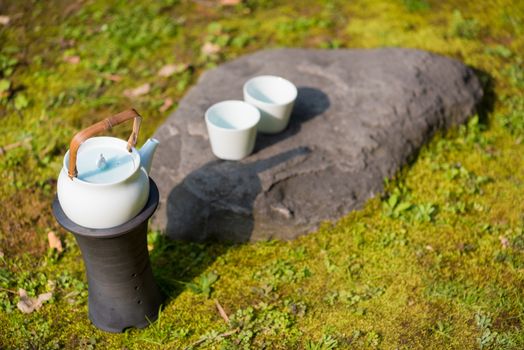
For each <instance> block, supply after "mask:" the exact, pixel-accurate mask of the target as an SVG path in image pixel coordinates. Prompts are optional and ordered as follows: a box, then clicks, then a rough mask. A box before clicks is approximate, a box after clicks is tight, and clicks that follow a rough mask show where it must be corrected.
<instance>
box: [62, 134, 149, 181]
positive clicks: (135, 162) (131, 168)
mask: <svg viewBox="0 0 524 350" xmlns="http://www.w3.org/2000/svg"><path fill="white" fill-rule="evenodd" d="M68 153H69V152H68ZM139 166H140V155H139V154H138V152H137V151H136V150H135V149H134V148H132V149H131V151H128V150H127V142H126V141H124V140H120V139H117V138H114V137H106V136H101V137H92V138H90V139H88V140H86V141H85V142H84V143H82V145H81V146H80V148H79V149H78V153H77V159H76V168H77V171H78V173H77V179H78V180H81V181H83V182H87V183H90V184H113V183H118V182H121V181H123V180H125V179H127V178H128V177H129V176H131V175H132V174H134V173H135V171H136V170H137V169H138V167H139ZM64 167H65V169H67V168H68V167H69V156H66V158H65V162H64Z"/></svg>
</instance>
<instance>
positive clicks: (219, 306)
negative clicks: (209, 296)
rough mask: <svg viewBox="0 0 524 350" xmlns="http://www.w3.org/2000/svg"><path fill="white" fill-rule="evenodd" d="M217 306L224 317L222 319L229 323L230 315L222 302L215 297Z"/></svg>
mask: <svg viewBox="0 0 524 350" xmlns="http://www.w3.org/2000/svg"><path fill="white" fill-rule="evenodd" d="M215 306H216V307H217V310H218V313H219V314H220V317H222V319H223V320H224V321H225V322H226V323H229V317H228V316H227V313H226V311H225V310H224V308H223V307H222V305H220V303H219V302H218V300H217V299H215Z"/></svg>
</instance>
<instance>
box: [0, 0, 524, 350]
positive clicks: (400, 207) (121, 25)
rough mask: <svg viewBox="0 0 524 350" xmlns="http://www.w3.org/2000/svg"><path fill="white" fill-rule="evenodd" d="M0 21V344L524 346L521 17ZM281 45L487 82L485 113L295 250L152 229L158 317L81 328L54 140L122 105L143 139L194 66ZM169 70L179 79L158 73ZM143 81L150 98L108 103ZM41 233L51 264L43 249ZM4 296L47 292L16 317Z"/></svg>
mask: <svg viewBox="0 0 524 350" xmlns="http://www.w3.org/2000/svg"><path fill="white" fill-rule="evenodd" d="M0 15H7V16H9V18H10V23H9V24H7V25H2V24H0V43H1V45H0V123H1V128H0V146H1V147H2V150H3V151H2V152H0V153H2V155H0V174H1V177H2V180H3V181H2V182H1V183H0V198H1V199H2V207H1V209H0V348H6V349H9V348H16V349H23V348H45V349H52V348H75V349H76V348H86V349H96V348H100V349H106V348H108V349H113V348H114V349H121V348H128V349H138V348H144V347H145V348H158V349H165V348H171V349H180V348H187V347H188V348H223V349H238V348H246V349H248V348H255V349H258V348H268V349H269V348H270V349H288V348H299V349H339V348H340V349H347V348H351V349H397V348H398V349H414V348H417V349H418V348H420V349H422V348H423V349H443V348H444V349H521V348H523V347H524V331H523V321H524V298H523V294H522V290H523V288H524V278H523V274H522V271H523V269H524V215H523V213H524V205H523V204H522V203H523V201H522V198H524V172H523V169H524V158H523V157H522V154H524V153H523V151H524V145H523V140H524V124H523V120H524V115H523V113H524V93H523V90H522V87H523V86H524V68H523V60H524V57H523V56H522V52H524V39H523V35H522V34H523V31H524V29H523V28H524V6H523V5H522V2H519V1H509V0H498V1H490V2H466V1H458V2H457V1H431V0H409V1H408V0H398V1H384V0H369V1H362V0H361V1H352V2H346V1H339V0H332V1H314V0H307V1H306V2H305V3H304V2H300V3H299V2H293V1H272V0H264V1H251V0H246V1H244V2H242V3H241V4H238V5H235V6H219V5H218V4H217V2H213V1H182V0H180V1H177V0H174V1H173V0H171V1H164V2H154V3H152V4H149V3H146V2H138V1H134V2H132V3H131V4H129V3H128V2H123V1H117V0H113V1H99V0H91V1H78V2H66V1H57V2H54V3H53V4H51V3H49V2H42V1H27V2H14V1H13V2H9V3H6V4H5V5H4V6H3V7H1V10H0ZM206 43H208V44H209V45H207V47H208V49H209V48H212V50H211V51H210V50H208V51H206V52H203V51H202V48H203V47H204V45H205V44H206ZM282 46H299V47H314V48H339V47H344V48H352V47H382V46H402V47H416V48H420V49H425V50H430V51H432V52H436V53H440V54H443V55H446V56H449V57H453V58H457V59H460V60H462V61H464V62H465V63H466V64H468V65H470V66H472V67H474V68H475V69H477V70H478V71H479V72H484V74H483V75H482V77H483V79H488V80H489V83H490V86H491V88H490V90H489V91H488V92H490V93H491V94H492V95H493V96H492V98H493V101H492V102H493V109H492V110H490V111H489V114H487V118H486V116H485V115H480V116H479V117H478V118H473V119H472V120H471V121H470V122H469V123H468V125H466V126H462V127H459V128H456V129H453V130H450V131H448V132H445V133H442V134H440V135H438V136H436V137H435V138H434V139H433V140H432V141H431V142H430V143H429V144H428V145H426V146H425V147H424V148H423V149H422V150H421V152H420V153H419V155H418V157H417V159H415V160H414V161H413V162H412V163H411V164H410V165H409V166H408V167H406V168H405V169H402V171H400V172H399V174H397V176H396V177H395V178H394V179H390V180H388V181H387V183H386V191H385V193H384V194H383V195H382V196H381V197H380V198H378V197H377V198H374V199H372V200H370V201H369V202H368V203H367V204H366V206H365V207H364V208H363V209H362V210H360V211H357V212H353V213H349V214H348V215H347V216H345V217H344V218H342V219H341V220H340V221H339V222H336V223H325V224H324V225H322V227H321V228H320V229H319V230H318V232H315V233H312V234H310V235H308V236H304V237H301V238H299V239H297V240H295V241H292V242H279V241H268V242H259V243H255V244H243V245H231V244H225V243H211V242H210V243H205V244H197V243H188V242H172V241H169V240H166V239H165V238H164V237H163V236H162V235H160V234H159V233H157V232H151V233H150V234H149V237H148V239H149V245H150V248H151V259H152V263H153V269H154V272H155V275H156V278H157V280H158V282H159V284H160V286H161V288H162V290H163V291H164V292H165V293H166V294H167V295H168V296H169V297H168V300H167V302H166V303H165V305H164V306H163V309H162V311H161V314H160V317H159V320H158V321H156V322H155V323H153V324H152V325H151V326H149V327H148V328H146V329H144V330H136V329H131V330H128V331H126V332H125V333H123V334H108V333H104V332H102V331H99V330H97V329H96V328H95V327H94V326H92V325H91V324H90V322H89V321H88V319H87V282H86V280H85V276H84V267H83V263H82V260H81V255H80V252H79V250H78V247H77V246H76V243H75V241H74V239H73V237H72V236H71V235H70V234H68V233H66V232H64V231H63V230H62V229H60V228H59V227H58V226H57V224H56V223H55V221H54V219H53V218H52V215H51V212H50V203H51V200H52V198H53V196H54V193H55V186H56V177H57V175H58V172H59V169H60V168H61V162H62V157H63V154H64V153H65V150H66V149H67V147H68V143H69V140H70V138H71V136H72V135H73V134H74V133H75V132H76V131H78V130H79V129H81V128H83V127H86V126H88V125H90V124H92V123H93V122H94V121H97V120H99V119H102V118H104V117H106V116H108V115H110V114H112V113H115V112H118V111H120V110H122V109H124V108H126V107H128V106H133V107H135V108H137V109H138V110H139V111H140V112H141V113H142V114H143V116H144V117H145V120H144V123H143V126H144V129H143V132H142V134H141V137H140V138H141V140H139V143H140V142H141V141H143V140H145V138H146V137H147V136H149V135H151V134H152V133H153V131H154V130H155V128H156V127H158V126H159V125H160V124H161V123H162V121H163V120H164V119H165V117H166V116H167V114H168V112H169V111H172V110H174V109H176V102H177V101H178V100H179V99H180V98H181V97H182V96H183V95H184V93H185V92H186V91H187V90H188V88H189V87H190V86H191V85H192V84H194V83H195V82H196V79H197V78H198V76H199V75H200V74H201V73H202V72H203V71H204V70H206V69H209V68H212V67H214V66H216V65H217V64H220V63H222V62H225V61H227V60H230V59H233V58H235V57H238V56H239V55H241V54H245V53H249V52H253V51H255V50H257V49H261V48H271V47H282ZM166 64H176V65H179V66H178V67H180V68H177V69H176V73H173V75H171V76H169V77H160V76H158V75H157V72H158V71H159V70H160V69H161V68H162V67H163V66H164V65H166ZM486 77H488V78H486ZM485 82H486V83H488V81H487V80H486V81H485ZM147 83H148V84H149V85H150V90H149V92H148V93H146V94H143V95H140V96H136V97H126V96H125V95H124V91H125V90H127V89H133V88H136V87H139V86H141V85H143V84H147ZM168 98H172V99H173V102H174V104H173V105H172V106H171V107H169V108H168V109H167V110H164V111H162V112H161V111H160V110H159V109H160V108H161V107H162V106H163V105H165V101H166V99H168ZM128 131H129V130H127V129H126V128H125V127H121V128H115V131H114V135H116V136H119V137H125V136H126V134H127V133H128ZM49 231H54V232H56V233H57V234H58V235H59V236H60V237H61V239H62V241H63V245H64V251H63V252H61V253H58V252H57V251H56V250H49V249H47V241H46V240H47V232H49ZM19 288H23V289H25V290H26V291H27V292H28V295H29V296H32V297H35V296H37V295H39V294H41V293H45V292H49V291H51V292H52V293H53V297H52V299H51V300H50V301H48V302H46V303H44V304H43V306H42V307H41V308H40V309H39V310H38V311H35V312H33V313H31V314H22V313H21V312H20V311H19V310H18V309H17V307H16V304H17V302H18V301H19V297H18V294H17V290H18V289H19ZM215 300H216V301H218V302H219V303H220V305H222V306H223V308H224V310H225V312H226V313H227V315H229V319H230V322H229V323H226V322H225V321H224V320H223V318H222V317H221V316H220V315H219V313H218V311H217V309H216V305H215Z"/></svg>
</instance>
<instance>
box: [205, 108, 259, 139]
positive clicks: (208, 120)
mask: <svg viewBox="0 0 524 350" xmlns="http://www.w3.org/2000/svg"><path fill="white" fill-rule="evenodd" d="M226 104H236V105H242V106H243V107H246V108H247V109H248V110H251V112H252V113H251V114H250V116H251V115H252V116H253V118H254V119H253V120H252V121H251V123H249V124H248V125H247V126H245V127H243V128H225V127H223V126H220V125H217V124H216V123H215V122H213V120H211V118H210V112H211V111H212V110H213V109H216V108H219V107H222V106H223V105H226ZM204 116H205V119H206V123H207V124H208V125H211V126H212V127H214V128H217V129H219V130H221V131H224V132H230V133H236V132H240V131H246V130H250V129H251V128H253V127H256V126H257V124H258V123H259V121H260V111H259V110H258V109H257V108H256V107H255V106H253V105H251V104H249V103H247V102H245V101H241V100H225V101H220V102H217V103H215V104H213V105H212V106H211V107H209V108H208V109H207V110H206V113H205V115H204Z"/></svg>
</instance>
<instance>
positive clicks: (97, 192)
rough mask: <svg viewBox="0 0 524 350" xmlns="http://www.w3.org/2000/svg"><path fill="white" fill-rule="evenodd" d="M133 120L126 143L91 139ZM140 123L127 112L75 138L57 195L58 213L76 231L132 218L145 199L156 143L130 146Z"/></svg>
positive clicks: (115, 224)
mask: <svg viewBox="0 0 524 350" xmlns="http://www.w3.org/2000/svg"><path fill="white" fill-rule="evenodd" d="M130 119H133V132H132V133H131V136H130V137H129V140H128V141H127V142H126V141H124V140H121V139H118V138H115V137H104V136H101V137H92V136H94V135H97V134H99V133H100V132H102V131H105V130H108V129H111V128H112V127H113V126H115V125H117V124H120V123H122V122H124V121H126V120H130ZM141 121H142V117H141V116H140V115H139V114H138V113H137V112H136V111H135V110H134V109H130V110H127V111H124V112H122V113H119V114H117V115H114V116H112V117H110V118H107V119H104V120H103V121H101V122H98V123H96V124H94V125H92V126H90V127H88V128H87V129H84V130H82V131H80V132H79V133H77V134H76V135H75V136H74V137H73V139H72V140H71V144H70V147H69V151H67V153H66V154H65V156H64V165H63V168H62V170H61V171H60V175H59V176H58V184H57V192H58V200H59V202H60V206H61V207H62V210H63V211H64V213H65V214H66V215H67V217H68V218H69V219H71V220H72V221H73V222H75V223H76V224H78V225H81V226H84V227H88V228H94V229H104V228H110V227H115V226H118V225H121V224H123V223H125V222H127V221H128V220H130V219H132V218H133V217H134V216H136V215H137V214H138V213H139V212H140V211H141V210H142V209H143V208H144V206H145V204H146V203H147V200H148V197H149V175H148V174H149V171H150V169H151V163H152V160H153V155H154V153H155V150H156V147H157V145H158V141H157V140H155V139H149V140H147V142H146V143H145V144H144V145H143V146H142V148H141V149H140V150H139V151H137V150H136V149H135V148H134V146H135V144H136V140H137V137H138V132H139V130H140V123H141Z"/></svg>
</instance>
